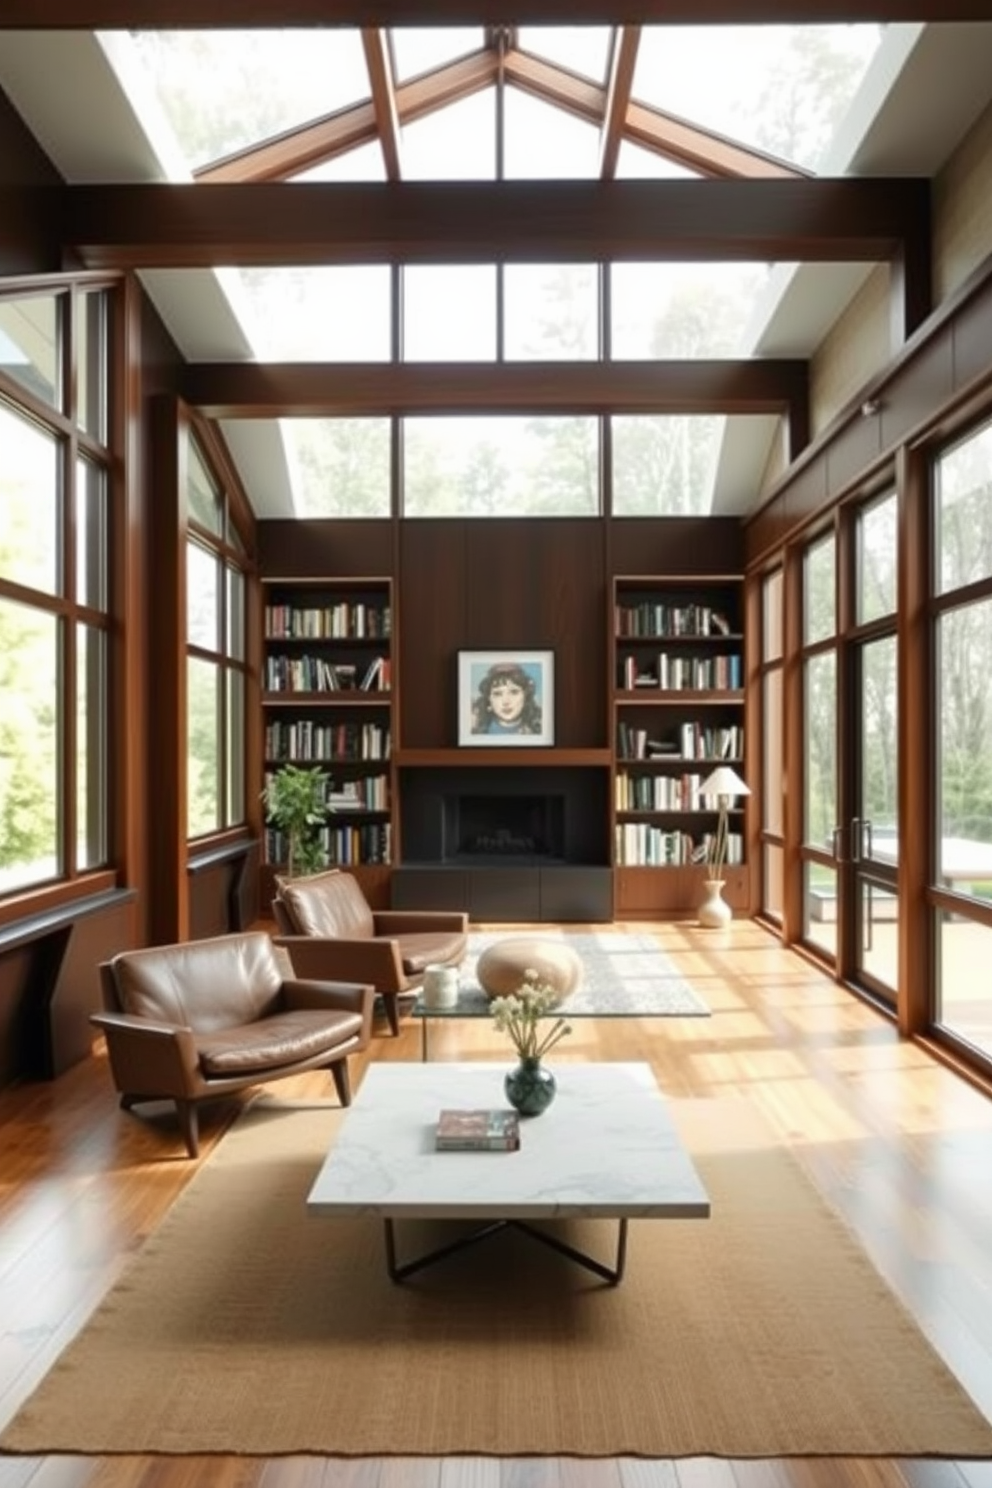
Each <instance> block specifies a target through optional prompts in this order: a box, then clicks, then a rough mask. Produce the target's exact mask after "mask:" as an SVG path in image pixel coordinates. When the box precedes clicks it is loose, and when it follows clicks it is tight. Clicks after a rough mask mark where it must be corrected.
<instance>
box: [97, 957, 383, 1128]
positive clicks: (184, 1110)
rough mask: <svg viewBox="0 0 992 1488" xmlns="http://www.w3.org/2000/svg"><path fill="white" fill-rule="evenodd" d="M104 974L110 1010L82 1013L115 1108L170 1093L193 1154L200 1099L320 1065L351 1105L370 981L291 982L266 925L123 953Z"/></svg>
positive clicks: (368, 1016) (367, 1025) (368, 1018)
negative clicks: (103, 1048)
mask: <svg viewBox="0 0 992 1488" xmlns="http://www.w3.org/2000/svg"><path fill="white" fill-rule="evenodd" d="M100 978H101V986H102V991H103V1002H104V1007H105V1009H106V1011H105V1012H102V1013H93V1014H92V1015H91V1020H90V1021H91V1022H93V1023H95V1024H96V1026H97V1027H98V1028H100V1029H102V1030H103V1033H104V1034H105V1035H106V1040H107V1052H108V1055H109V1057H110V1069H111V1073H112V1075H113V1078H114V1083H115V1085H116V1086H117V1089H118V1090H119V1091H120V1093H121V1105H122V1106H123V1107H124V1109H125V1110H130V1109H131V1107H132V1106H134V1105H137V1104H138V1103H139V1102H140V1101H145V1100H160V1099H163V1098H164V1099H171V1100H174V1101H175V1103H176V1110H177V1112H178V1114H179V1120H180V1124H181V1127H182V1132H183V1136H184V1138H185V1141H186V1147H187V1150H188V1152H189V1155H190V1157H196V1155H197V1153H198V1151H199V1133H198V1123H197V1107H198V1105H199V1102H200V1101H204V1100H210V1099H212V1098H216V1097H217V1096H221V1095H229V1094H231V1093H232V1092H234V1091H238V1090H244V1089H245V1088H247V1087H248V1086H251V1085H259V1084H262V1083H263V1082H265V1081H268V1080H278V1079H282V1078H283V1076H285V1075H295V1074H299V1073H300V1072H301V1071H303V1070H310V1069H322V1068H324V1067H325V1066H326V1067H328V1068H329V1069H330V1072H331V1075H332V1076H333V1079H334V1084H335V1087H336V1089H337V1094H338V1099H339V1100H340V1102H341V1104H342V1105H343V1106H347V1105H350V1103H351V1086H350V1082H349V1078H348V1055H349V1054H354V1053H357V1052H358V1051H359V1050H360V1049H364V1048H365V1047H366V1045H367V1044H368V1041H369V1034H370V1031H371V1026H372V1004H373V997H374V994H373V990H372V988H371V987H370V986H368V985H367V984H355V983H351V982H347V983H344V982H329V981H326V980H324V979H321V980H319V981H317V980H314V981H310V980H299V979H297V978H288V979H287V978H286V977H285V976H284V974H283V970H282V968H281V967H280V965H279V958H278V957H277V955H276V952H275V948H274V946H273V943H272V940H271V938H270V937H269V936H268V935H267V934H265V932H264V931H246V932H244V933H242V934H239V935H220V936H216V937H214V938H212V939H209V940H194V941H188V942H185V943H183V944H180V945H165V946H151V947H148V948H147V949H144V950H135V951H122V952H121V953H120V954H119V955H117V956H114V957H113V958H112V960H110V961H106V962H103V963H102V964H101V966H100Z"/></svg>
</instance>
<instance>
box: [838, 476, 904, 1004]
mask: <svg viewBox="0 0 992 1488" xmlns="http://www.w3.org/2000/svg"><path fill="white" fill-rule="evenodd" d="M896 515H897V512H896V497H895V494H894V493H890V494H887V495H885V496H883V497H881V498H880V499H877V500H873V501H871V502H870V503H866V504H865V505H863V506H861V507H859V508H858V509H857V511H856V512H855V514H854V518H853V529H852V537H853V557H854V566H855V580H854V585H853V599H854V605H853V609H854V614H853V616H852V621H853V623H852V625H851V626H850V627H849V628H848V629H847V631H846V634H845V639H844V643H843V650H844V660H843V667H844V672H845V674H846V678H847V682H848V687H849V697H850V707H849V711H848V716H849V717H850V720H851V728H850V731H849V736H848V738H847V740H846V741H845V742H846V745H847V748H846V749H845V751H844V770H843V774H844V780H843V785H842V790H841V799H842V801H843V802H844V812H845V815H846V817H847V820H846V822H842V823H841V825H842V827H844V828H846V830H842V831H841V832H840V833H839V834H838V839H839V841H840V842H841V843H843V844H844V848H845V849H846V850H843V851H842V853H841V862H840V864H839V868H840V879H841V884H840V900H841V903H842V905H843V913H844V914H845V916H846V921H847V926H848V928H849V931H850V938H849V941H848V942H847V954H846V955H845V958H844V959H845V962H846V965H844V966H843V967H842V968H841V969H842V972H843V974H844V975H846V976H848V977H850V978H851V979H852V980H853V981H854V982H856V983H858V984H859V985H861V986H862V987H864V988H865V990H866V991H868V992H870V993H871V994H872V995H873V996H876V997H878V998H880V999H881V1000H882V1001H884V1002H886V1003H889V1004H892V1005H894V1003H895V999H896V991H897V988H898V983H899V961H898V948H899V934H898V932H899V895H898V864H899V792H898V785H899V779H898V775H899V770H898V767H899V748H898V743H899V738H898V693H897V681H898V678H897V662H898V643H897V639H896V628H895V627H896V568H897V551H896Z"/></svg>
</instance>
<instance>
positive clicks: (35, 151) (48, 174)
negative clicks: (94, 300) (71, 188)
mask: <svg viewBox="0 0 992 1488" xmlns="http://www.w3.org/2000/svg"><path fill="white" fill-rule="evenodd" d="M62 184H63V182H62V177H61V176H60V175H59V173H58V171H57V170H56V169H55V167H54V166H53V165H52V163H51V161H50V160H49V159H48V157H47V155H45V154H44V152H43V151H42V150H41V149H40V147H39V145H38V144H37V142H36V140H35V139H34V137H33V135H31V134H30V133H29V132H28V130H27V129H26V128H25V125H24V122H23V120H22V119H21V116H20V114H18V113H17V111H16V110H15V109H14V108H13V107H12V106H11V104H10V103H9V102H8V101H7V99H6V97H5V96H4V94H3V93H2V92H0V276H3V275H5V274H44V273H50V272H52V271H53V270H55V269H58V268H60V267H61V264H62V253H61V245H60V234H59V233H58V231H57V221H56V213H55V202H54V200H52V193H51V192H46V191H45V190H44V189H43V188H45V187H49V188H50V187H55V186H60V185H62Z"/></svg>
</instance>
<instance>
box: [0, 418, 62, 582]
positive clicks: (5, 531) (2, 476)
mask: <svg viewBox="0 0 992 1488" xmlns="http://www.w3.org/2000/svg"><path fill="white" fill-rule="evenodd" d="M0 451H2V452H3V458H2V460H0V577H3V578H5V579H10V580H11V581H12V582H13V583H15V584H23V585H24V586H25V587H26V588H28V589H38V590H41V592H42V593H44V594H57V593H59V592H60V590H61V574H60V569H61V548H62V518H61V500H60V493H61V489H62V480H61V467H60V455H61V449H60V446H59V443H58V441H57V440H56V438H55V436H54V435H53V434H49V433H48V432H47V431H46V430H45V429H40V428H39V427H38V426H37V424H32V423H29V422H28V420H27V419H25V418H21V417H20V416H19V415H18V414H16V413H15V412H14V410H13V409H12V408H10V407H8V406H7V405H6V404H4V403H0Z"/></svg>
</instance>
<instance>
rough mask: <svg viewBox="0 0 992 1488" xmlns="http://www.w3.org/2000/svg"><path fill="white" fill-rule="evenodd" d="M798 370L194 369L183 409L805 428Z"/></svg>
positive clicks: (734, 364)
mask: <svg viewBox="0 0 992 1488" xmlns="http://www.w3.org/2000/svg"><path fill="white" fill-rule="evenodd" d="M808 386H809V384H808V368H807V364H806V362H803V361H792V360H778V359H773V358H768V359H767V360H757V361H729V360H728V361H694V362H666V361H658V362H605V363H604V362H589V363H587V364H583V363H559V362H524V363H520V362H517V363H513V364H510V363H506V362H486V363H484V364H481V365H480V364H479V363H473V362H449V363H433V362H431V363H427V362H404V363H400V364H396V363H381V364H379V365H370V364H369V363H367V362H366V363H362V362H358V363H354V364H350V363H340V364H336V365H323V364H315V363H307V362H303V363H293V362H279V363H257V362H192V363H189V364H188V365H187V366H186V368H185V370H184V373H183V396H184V397H185V398H186V401H187V402H188V403H190V404H192V405H194V406H195V407H196V408H198V409H199V410H200V411H201V412H202V413H204V414H206V415H208V416H209V417H211V418H256V417H258V416H259V415H260V414H261V415H265V416H268V417H276V416H279V415H284V416H296V417H305V416H306V415H308V414H328V413H334V414H337V415H339V416H346V415H349V414H358V413H364V414H388V413H415V412H418V411H420V410H428V409H443V408H450V409H457V408H478V409H484V410H487V411H491V412H494V413H533V412H534V410H535V409H545V410H548V409H560V410H562V411H563V412H568V413H604V412H624V413H659V412H678V413H781V412H784V413H786V415H787V417H788V419H789V422H790V430H794V429H799V430H800V431H802V430H803V429H804V428H805V427H806V407H807V402H808Z"/></svg>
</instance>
